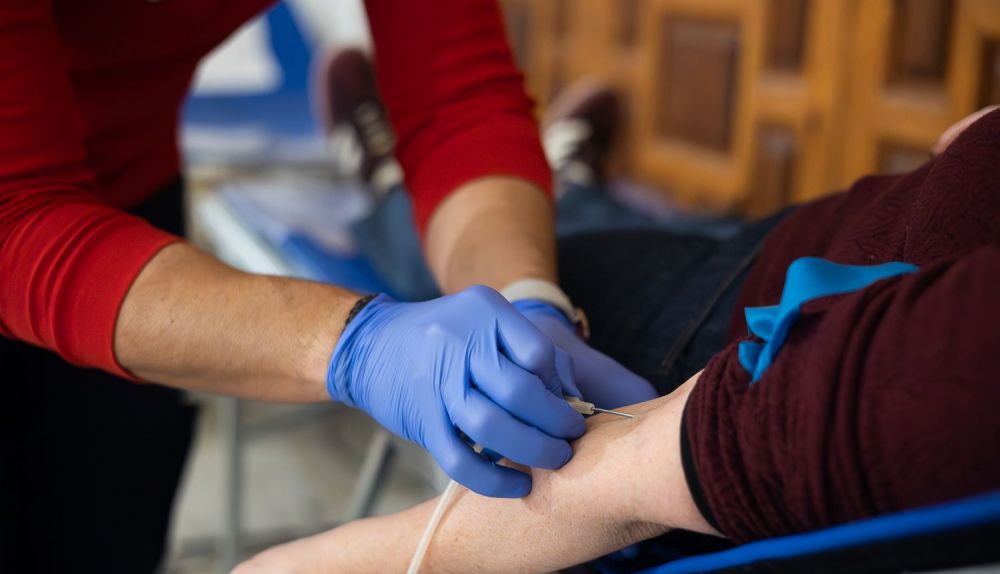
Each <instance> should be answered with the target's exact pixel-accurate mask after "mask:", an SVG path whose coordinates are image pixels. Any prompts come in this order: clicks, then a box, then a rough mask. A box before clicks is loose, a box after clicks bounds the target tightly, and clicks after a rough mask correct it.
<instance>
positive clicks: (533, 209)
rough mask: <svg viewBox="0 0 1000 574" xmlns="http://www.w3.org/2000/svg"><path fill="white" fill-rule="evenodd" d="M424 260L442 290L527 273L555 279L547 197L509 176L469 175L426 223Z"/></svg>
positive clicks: (500, 283) (498, 282)
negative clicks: (467, 181)
mask: <svg viewBox="0 0 1000 574" xmlns="http://www.w3.org/2000/svg"><path fill="white" fill-rule="evenodd" d="M425 245H426V256H427V262H428V265H429V266H430V268H431V271H432V272H433V274H434V278H435V279H437V281H438V284H439V285H440V286H441V289H442V290H443V291H444V292H445V293H454V292H456V291H461V290H462V289H465V288H466V287H469V286H471V285H475V284H481V285H489V286H490V287H493V288H494V289H498V290H499V289H502V288H504V287H505V286H507V285H509V284H510V283H513V282H514V281H517V280H518V279H523V278H527V277H531V278H536V279H547V280H549V281H552V282H555V281H556V263H555V252H556V248H555V232H554V229H553V211H552V202H551V200H550V199H549V198H548V197H547V196H546V195H545V194H544V193H542V191H541V190H539V189H538V188H536V187H535V186H534V185H532V184H530V183H528V182H526V181H524V180H520V179H516V178H511V177H486V178H481V179H477V180H473V181H471V182H469V183H467V184H465V185H463V186H461V187H459V188H458V189H456V190H455V192H454V193H452V194H451V195H449V196H448V198H447V199H445V200H444V201H443V202H442V203H441V205H440V206H439V207H438V208H437V210H436V211H435V212H434V215H433V216H431V219H430V222H429V223H428V227H427V236H426V243H425Z"/></svg>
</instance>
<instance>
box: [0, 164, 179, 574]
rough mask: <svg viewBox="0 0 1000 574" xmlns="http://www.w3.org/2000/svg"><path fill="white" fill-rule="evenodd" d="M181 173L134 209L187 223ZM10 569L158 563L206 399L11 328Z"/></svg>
mask: <svg viewBox="0 0 1000 574" xmlns="http://www.w3.org/2000/svg"><path fill="white" fill-rule="evenodd" d="M181 205H182V184H181V182H180V180H178V181H177V182H175V183H173V184H172V185H170V186H169V187H168V188H167V189H165V190H164V191H163V192H162V193H160V194H158V195H157V196H155V197H153V198H152V199H150V200H149V201H147V202H146V203H145V204H143V205H141V206H139V207H138V208H136V209H135V210H133V212H134V213H136V214H138V215H141V216H143V217H145V218H146V219H148V220H149V221H151V222H152V223H154V224H155V225H157V226H158V227H161V228H163V229H166V230H168V231H171V232H173V233H177V234H182V233H183V228H182V227H183V218H182V211H181ZM0 373H2V377H3V385H2V389H3V398H2V399H0V572H4V573H7V572H10V573H18V574H21V573H30V572H58V573H62V572H79V573H89V572H100V573H102V574H111V573H117V572H121V573H123V574H126V573H127V574H137V573H139V574H141V573H145V572H155V571H156V568H157V566H158V564H159V562H160V560H161V558H162V555H163V551H164V547H165V541H166V536H167V529H168V525H169V520H170V512H171V508H172V506H173V501H174V495H175V493H176V491H177V484H178V481H179V480H180V476H181V471H182V469H183V467H184V461H185V459H186V458H187V452H188V447H189V446H190V444H191V436H192V429H193V423H194V420H195V415H196V409H195V408H194V407H192V406H190V405H188V404H186V403H185V401H184V398H183V396H182V394H181V393H179V392H178V391H175V390H172V389H167V388H164V387H159V386H156V385H140V384H135V383H131V382H127V381H124V380H122V379H119V378H117V377H114V376H112V375H109V374H107V373H104V372H102V371H97V370H94V369H82V368H79V367H74V366H72V365H70V364H68V363H66V362H65V361H63V360H62V359H60V358H59V357H58V356H57V355H56V354H54V353H52V352H49V351H46V350H43V349H39V348H36V347H32V346H29V345H25V344H23V343H18V342H14V341H10V340H7V339H3V338H0Z"/></svg>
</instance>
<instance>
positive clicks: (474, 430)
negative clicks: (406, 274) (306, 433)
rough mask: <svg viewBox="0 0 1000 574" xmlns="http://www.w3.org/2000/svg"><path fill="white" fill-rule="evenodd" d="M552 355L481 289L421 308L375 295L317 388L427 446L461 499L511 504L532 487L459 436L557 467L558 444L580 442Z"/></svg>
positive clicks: (564, 451)
mask: <svg viewBox="0 0 1000 574" xmlns="http://www.w3.org/2000/svg"><path fill="white" fill-rule="evenodd" d="M560 355H563V352H562V351H560V350H558V349H556V348H555V347H554V346H553V344H552V342H551V341H550V340H549V339H548V337H546V336H545V335H543V334H542V333H541V332H539V331H538V329H536V328H535V327H534V325H532V324H531V322H530V321H528V320H527V319H525V317H524V316H523V315H521V314H520V313H518V312H517V311H516V310H515V309H514V308H513V307H512V306H511V305H510V303H508V302H507V300H506V299H504V298H503V297H502V296H501V295H500V294H499V293H497V292H496V291H494V290H492V289H490V288H488V287H483V286H475V287H470V288H469V289H466V290H465V291H463V292H461V293H458V294H456V295H449V296H446V297H441V298H439V299H433V300H431V301H425V302H422V303H398V302H396V301H394V300H393V299H392V298H390V297H388V296H386V295H379V296H378V297H376V298H375V299H373V300H372V301H371V302H370V303H368V304H367V305H366V306H365V307H364V308H363V309H362V310H361V311H360V312H359V313H358V315H357V316H356V317H355V318H354V319H353V320H352V321H351V322H350V323H349V324H348V325H347V327H346V328H345V329H344V333H343V334H342V335H341V336H340V340H339V341H338V342H337V348H336V349H334V352H333V357H332V359H331V360H330V370H329V373H328V374H327V390H328V391H329V393H330V396H331V397H332V398H333V399H334V400H338V401H342V402H344V403H347V404H348V405H351V406H355V407H357V408H360V409H362V410H364V411H366V412H368V414H370V415H371V416H372V417H374V418H375V420H377V421H378V422H379V423H381V424H382V425H383V426H385V427H386V428H387V429H389V430H391V431H393V432H394V433H396V434H398V435H400V436H402V437H404V438H407V439H410V440H412V441H414V442H416V443H418V444H420V445H421V446H423V447H424V448H426V449H427V450H428V451H430V453H431V455H433V456H434V458H435V459H436V460H437V462H438V464H440V465H441V468H442V469H444V471H445V473H447V474H448V476H450V477H451V478H453V479H455V480H456V481H458V482H460V483H462V484H464V485H465V486H467V487H469V488H470V489H472V490H474V491H476V492H478V493H480V494H483V495H486V496H498V497H509V498H513V497H521V496H526V495H527V494H528V493H529V492H530V491H531V478H530V477H529V476H528V475H527V474H525V473H522V472H519V471H517V470H514V469H512V468H507V467H504V466H501V465H498V464H495V463H493V462H490V461H488V460H486V459H485V457H481V456H479V455H478V454H476V452H475V451H473V450H472V447H471V446H470V445H469V444H468V443H467V442H466V441H464V440H463V439H462V437H461V436H460V434H459V432H458V430H461V431H462V432H463V433H465V435H467V436H468V437H469V438H470V439H471V440H472V441H474V442H475V443H478V444H480V445H482V446H483V447H485V448H487V449H489V450H491V451H493V452H496V453H498V454H500V455H503V456H504V457H507V458H508V459H510V460H512V461H514V462H517V463H521V464H524V465H527V466H532V467H541V468H550V469H554V468H559V467H561V466H562V465H564V464H566V462H568V461H569V459H570V457H571V456H572V455H573V450H572V449H571V448H570V446H569V443H568V442H566V441H567V439H574V438H576V437H578V436H580V435H581V434H583V432H584V423H583V417H581V416H580V415H579V414H577V413H576V412H575V411H573V409H572V408H570V407H569V405H567V404H566V402H565V401H564V400H563V399H562V398H561V395H562V392H563V381H562V380H561V379H560V375H559V369H558V368H557V366H556V365H557V362H562V363H565V364H568V363H569V360H568V357H565V356H564V355H563V358H562V359H559V358H558V357H559V356H560ZM564 370H565V369H564ZM457 429H458V430H457Z"/></svg>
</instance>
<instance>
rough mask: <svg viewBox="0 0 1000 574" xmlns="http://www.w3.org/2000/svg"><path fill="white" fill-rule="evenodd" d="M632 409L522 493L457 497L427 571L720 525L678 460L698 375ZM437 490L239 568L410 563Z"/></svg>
mask: <svg viewBox="0 0 1000 574" xmlns="http://www.w3.org/2000/svg"><path fill="white" fill-rule="evenodd" d="M696 378H697V376H696V377H694V378H692V380H690V381H688V383H686V384H685V385H683V386H682V387H680V388H679V389H678V390H677V391H676V392H675V393H673V394H672V395H670V396H667V397H662V398H659V399H656V400H653V401H649V402H646V403H640V404H636V405H631V406H630V407H626V408H625V409H623V410H625V411H628V412H632V413H636V414H638V418H637V419H636V420H627V419H622V418H618V417H612V416H610V415H599V416H597V417H592V418H591V419H589V420H588V427H589V428H588V431H587V433H586V434H585V435H584V436H583V437H582V438H580V439H579V440H578V441H577V442H576V443H575V445H574V449H575V454H574V457H573V460H571V461H570V462H569V463H568V464H567V465H566V466H564V467H563V468H562V469H560V470H557V471H544V470H537V469H533V470H531V474H532V478H533V485H534V486H533V489H532V492H531V494H530V495H529V496H527V497H526V498H523V499H497V498H486V497H482V496H478V495H476V494H474V493H471V492H469V491H467V490H464V489H463V490H462V491H461V493H460V494H459V495H458V496H457V497H456V499H455V500H454V501H453V502H452V507H451V508H450V510H449V511H448V512H447V514H446V515H445V516H444V519H443V521H442V523H441V525H440V528H439V530H438V532H437V534H436V536H435V537H434V539H433V542H432V544H431V546H430V549H429V551H428V553H427V557H426V561H425V563H424V566H423V568H422V569H421V572H425V573H426V572H547V571H552V570H557V569H559V568H564V567H567V566H571V565H573V564H578V563H581V562H584V561H587V560H589V559H592V558H596V557H598V556H601V555H604V554H606V553H608V552H611V551H614V550H616V549H619V548H622V547H624V546H627V545H629V544H632V543H635V542H637V541H639V540H643V539H646V538H650V537H653V536H657V535H659V534H662V533H664V532H666V531H667V530H669V529H671V528H685V529H688V530H696V531H701V532H712V530H711V527H709V525H708V524H707V523H705V521H704V519H702V518H701V516H700V514H699V513H698V511H697V510H696V507H695V505H694V502H693V501H692V499H691V496H690V494H689V492H688V487H687V484H686V482H685V479H684V473H683V471H682V469H681V461H680V447H679V444H680V441H679V431H680V421H681V412H682V408H683V404H684V402H685V401H686V400H687V396H688V394H689V392H690V390H691V388H692V386H693V384H694V383H695V381H696ZM436 502H437V499H436V498H435V499H433V500H430V501H427V502H425V503H423V504H420V505H419V506H415V507H413V508H411V509H409V510H406V511H403V512H400V513H397V514H393V515H389V516H382V517H377V518H369V519H365V520H359V521H356V522H352V523H350V524H347V525H345V526H342V527H340V528H337V529H334V530H331V531H328V532H325V533H322V534H318V535H316V536H312V537H310V538H305V539H302V540H298V541H295V542H292V543H289V544H285V545H282V546H278V547H276V548H273V549H271V550H268V551H266V552H264V553H263V554H260V555H258V556H257V557H255V558H253V559H252V560H250V561H249V562H246V563H244V564H242V565H240V566H239V567H238V568H237V570H236V573H237V574H262V573H270V572H282V573H285V574H290V573H297V572H303V573H305V572H405V571H406V567H407V565H408V563H409V561H410V558H411V556H412V554H413V552H414V549H415V548H416V546H417V543H418V540H419V538H420V536H421V534H422V531H423V529H424V526H425V525H426V523H427V520H428V518H429V517H430V515H431V512H432V511H433V509H434V505H435V504H436Z"/></svg>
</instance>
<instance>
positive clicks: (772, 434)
mask: <svg viewBox="0 0 1000 574" xmlns="http://www.w3.org/2000/svg"><path fill="white" fill-rule="evenodd" d="M803 256H818V257H824V258H826V259H829V260H832V261H835V262H840V263H848V264H855V265H861V264H875V263H882V262H887V261H894V260H895V261H907V262H910V263H914V264H916V265H918V266H920V270H919V271H918V272H917V273H913V274H910V275H905V276H901V277H896V278H893V279H888V280H883V281H879V282H876V283H874V284H872V285H871V286H869V287H868V288H866V289H863V290H861V291H857V292H854V293H851V294H847V295H840V296H832V297H826V298H822V299H819V300H816V301H812V302H810V303H808V304H806V305H804V306H803V309H802V316H801V317H800V318H799V320H798V322H797V323H796V324H795V325H794V326H793V328H792V331H791V333H790V334H789V336H788V339H787V341H786V342H785V344H784V346H783V347H782V349H781V351H780V352H779V353H778V356H777V357H776V359H775V361H774V363H773V364H772V365H771V367H770V368H769V369H768V370H767V371H766V372H765V373H764V375H763V377H762V378H761V380H760V381H759V382H757V383H756V384H754V385H752V386H751V385H750V384H749V383H750V375H749V374H748V373H747V372H746V371H745V370H744V369H743V367H742V366H740V363H739V359H738V357H737V344H738V342H739V341H741V340H744V339H747V338H748V335H747V334H746V333H747V328H746V323H745V320H744V318H743V308H744V307H747V306H759V305H773V304H776V303H777V302H778V300H779V299H780V295H781V291H782V288H783V286H784V278H785V271H786V270H787V268H788V265H789V264H790V263H791V262H792V261H793V260H794V259H796V258H799V257H803ZM686 425H687V426H686V429H685V430H686V434H687V435H688V437H689V439H690V441H691V442H690V448H691V455H692V459H693V463H694V466H695V468H696V472H697V475H698V482H700V486H701V489H702V491H703V494H704V499H705V500H704V502H706V503H707V506H708V507H709V510H710V513H711V514H712V515H714V518H715V521H716V522H717V525H718V527H719V528H720V529H721V531H722V532H723V533H724V534H725V535H727V536H729V537H730V538H732V539H734V540H736V541H739V542H743V541H748V540H752V539H756V538H762V537H770V536H777V535H783V534H789V533H794V532H802V531H808V530H814V529H818V528H822V527H825V526H829V525H833V524H837V523H842V522H847V521H851V520H856V519H861V518H865V517H870V516H874V515H878V514H883V513H888V512H894V511H898V510H902V509H906V508H913V507H919V506H925V505H929V504H934V503H938V502H943V501H948V500H953V499H956V498H960V497H965V496H970V495H974V494H977V493H982V492H985V491H989V490H993V489H997V488H1000V111H994V112H993V113H991V114H989V115H987V116H985V117H984V118H983V119H981V120H980V121H978V122H977V123H975V124H973V125H972V126H971V127H969V128H968V129H967V130H966V131H965V132H964V133H963V134H962V135H961V136H960V137H959V138H958V139H957V140H956V141H955V142H954V143H953V144H952V145H951V146H950V147H949V148H948V150H947V151H946V152H945V153H943V154H942V155H940V156H938V157H937V158H935V159H932V160H931V161H929V162H927V163H926V164H925V165H924V166H922V167H921V168H919V169H917V170H916V171H914V172H912V173H910V174H908V175H903V176H873V177H866V178H863V179H861V180H859V181H858V182H857V183H855V184H854V186H853V187H851V189H850V190H848V191H847V192H845V193H841V194H838V195H835V196H832V197H828V198H825V199H822V200H819V201H816V202H813V203H810V204H808V205H805V206H802V207H801V208H799V209H798V210H797V211H796V212H795V213H794V214H793V215H791V216H790V217H789V218H788V219H786V220H785V221H784V222H782V224H781V225H780V226H779V227H777V228H776V229H775V230H774V231H773V232H772V233H771V235H770V236H769V237H768V239H767V241H766V243H765V245H764V248H763V249H762V251H761V255H760V257H759V259H758V261H757V263H756V264H755V266H754V268H753V269H752V271H751V273H750V275H749V277H748V278H747V281H746V283H745V285H744V287H743V290H742V293H741V295H740V299H739V301H738V303H737V307H736V309H735V311H734V316H733V324H732V330H731V337H730V342H729V345H728V346H727V347H726V348H725V349H724V350H723V351H722V352H720V353H719V354H718V355H716V356H715V357H714V358H713V359H712V361H711V362H709V364H708V366H707V367H706V368H705V371H704V373H703V374H702V376H701V380H700V382H699V383H698V385H697V386H696V387H695V389H694V391H693V393H692V395H691V397H690V401H689V403H688V407H687V412H686Z"/></svg>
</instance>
